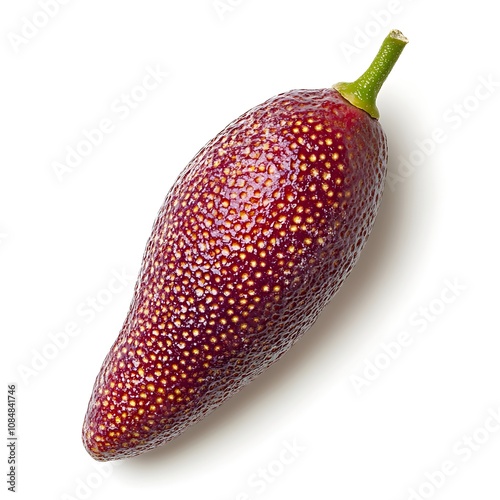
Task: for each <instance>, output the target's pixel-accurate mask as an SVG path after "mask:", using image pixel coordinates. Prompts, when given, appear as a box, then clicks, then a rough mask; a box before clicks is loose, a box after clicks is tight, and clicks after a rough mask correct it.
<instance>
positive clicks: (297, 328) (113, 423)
mask: <svg viewBox="0 0 500 500" xmlns="http://www.w3.org/2000/svg"><path fill="white" fill-rule="evenodd" d="M405 43H406V39H404V37H403V36H402V35H401V34H400V33H399V32H396V31H393V32H391V34H390V35H389V36H388V37H387V39H386V40H385V41H384V44H383V46H382V49H384V47H387V45H389V46H391V50H392V48H393V46H397V48H398V50H399V52H398V53H397V54H396V55H394V54H392V56H390V57H388V56H387V55H385V56H384V55H383V50H382V49H381V51H380V52H379V54H378V55H377V57H379V58H382V59H383V58H384V57H385V59H386V61H385V63H384V61H381V62H380V61H379V62H377V64H378V65H382V67H383V71H381V70H380V68H379V69H378V70H372V71H373V72H374V73H375V72H376V73H377V74H376V75H375V76H374V75H372V77H373V78H372V80H374V79H375V80H376V78H375V77H377V78H378V80H377V85H379V88H380V85H381V82H380V80H381V79H382V81H383V80H384V79H385V77H386V76H387V74H388V72H389V71H390V68H389V70H387V68H388V67H389V66H390V67H392V65H393V64H394V62H395V60H396V59H397V57H398V56H399V53H400V52H401V50H402V48H403V47H404V44H405ZM384 50H385V49H384ZM396 52H397V51H396ZM376 59H377V58H376ZM384 72H385V75H384V74H383V73H384ZM377 75H378V76H377ZM381 75H382V76H381ZM354 83H355V82H354ZM354 83H353V84H351V85H353V87H350V88H349V87H348V88H347V91H346V92H345V96H343V94H341V92H342V90H343V88H344V89H345V86H346V84H339V85H338V87H339V90H336V89H335V88H327V89H320V90H292V91H290V92H286V93H283V94H280V95H278V96H276V97H273V98H271V99H269V100H267V101H266V102H264V103H262V104H260V105H259V106H256V107H255V108H253V109H251V110H249V111H248V112H246V113H245V114H243V115H242V116H240V117H239V118H237V119H236V120H235V121H234V122H232V123H231V124H229V125H228V126H227V127H226V128H225V129H224V130H222V131H221V132H220V133H219V134H218V135H217V137H215V138H214V139H213V140H211V141H210V142H209V143H207V144H206V145H205V147H204V148H202V149H201V150H200V151H199V152H198V154H197V155H196V156H195V157H194V158H193V160H192V161H191V162H190V163H189V164H188V165H187V167H186V168H185V169H184V171H183V172H182V173H181V175H180V176H179V178H178V179H177V181H176V182H175V184H174V186H173V187H172V189H171V190H170V192H169V193H168V195H167V197H166V199H165V202H164V204H163V206H162V207H161V209H160V212H159V214H158V217H157V219H156V222H155V223H154V226H153V230H152V234H151V237H150V239H149V241H148V243H147V246H146V251H145V254H144V257H143V263H142V267H141V271H140V275H139V278H138V282H137V284H136V288H135V292H134V297H133V300H132V304H131V306H130V310H129V312H128V315H127V317H126V319H125V322H124V325H123V327H122V329H121V331H120V333H119V335H118V338H117V340H116V341H115V343H114V344H113V346H112V347H111V350H110V351H109V353H108V355H107V356H106V358H105V360H104V363H103V365H102V368H101V370H100V372H99V374H98V376H97V379H96V381H95V385H94V389H93V392H92V396H91V399H90V402H89V405H88V410H87V414H86V416H85V421H84V425H83V442H84V445H85V447H86V449H87V451H88V452H89V453H90V455H91V456H92V457H93V458H95V459H96V460H101V461H105V460H114V459H120V458H125V457H130V456H134V455H138V454H140V453H143V452H145V451H147V450H150V449H152V448H155V447H156V446H159V445H161V444H163V443H165V442H167V441H169V440H171V439H173V438H175V437H176V436H178V435H179V434H180V433H182V432H183V431H184V430H185V429H186V428H187V427H188V426H189V425H191V424H194V423H196V422H198V421H199V420H201V419H202V418H203V417H204V416H206V415H208V414H209V413H211V412H212V411H213V410H215V409H216V408H217V407H218V406H220V405H221V403H223V401H225V400H226V399H227V398H228V397H230V396H231V395H232V394H234V393H236V392H237V391H239V390H240V389H241V388H242V387H243V386H245V385H246V384H247V383H249V382H250V381H251V380H253V379H254V378H255V377H256V376H257V375H259V374H260V373H262V372H263V371H264V370H265V369H266V368H267V367H269V366H270V365H271V364H272V363H274V362H275V361H276V360H277V359H278V358H279V357H280V356H282V355H283V354H284V353H285V352H286V351H287V350H288V349H289V348H290V347H291V346H292V345H293V344H294V343H295V342H296V341H297V340H298V339H299V338H300V337H301V335H302V334H303V333H304V332H306V331H307V330H308V329H309V328H310V327H311V325H312V324H313V323H314V322H315V320H316V319H317V317H318V315H319V314H320V312H321V311H322V309H323V308H324V307H325V305H326V304H327V303H328V302H329V301H330V299H331V298H332V296H333V295H334V294H335V292H336V291H337V290H338V289H339V287H340V286H341V284H342V283H343V282H344V280H345V278H346V277H347V276H348V274H349V273H350V271H351V270H352V268H353V266H354V265H355V263H356V261H357V260H358V257H359V254H360V252H361V249H362V248H363V246H364V244H365V242H366V240H367V238H368V235H369V233H370V230H371V228H372V226H373V223H374V221H375V216H376V214H377V210H378V207H379V204H380V200H381V196H382V191H383V185H384V179H385V173H386V164H387V143H386V138H385V135H384V132H383V131H382V128H381V126H380V124H379V122H378V120H377V119H376V118H374V117H373V116H370V114H369V111H368V112H367V111H365V110H364V109H361V108H360V107H358V106H355V105H353V104H351V102H350V101H351V100H352V95H355V96H357V92H356V86H355V85H354ZM362 86H366V81H362ZM377 91H378V90H377ZM375 97H376V92H375V94H374V95H373V96H372V98H371V99H372V100H373V103H372V104H373V105H374V99H375ZM356 99H358V101H359V100H363V97H361V98H359V96H358V97H356ZM368 100H369V99H368ZM365 101H366V99H365ZM371 109H373V108H371ZM375 109H376V108H375Z"/></svg>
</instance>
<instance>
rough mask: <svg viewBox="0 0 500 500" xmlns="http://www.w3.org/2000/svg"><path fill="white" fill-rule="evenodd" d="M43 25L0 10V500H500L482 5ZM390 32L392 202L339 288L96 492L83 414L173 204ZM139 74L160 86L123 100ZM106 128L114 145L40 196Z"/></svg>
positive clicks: (5, 6) (112, 14)
mask: <svg viewBox="0 0 500 500" xmlns="http://www.w3.org/2000/svg"><path fill="white" fill-rule="evenodd" d="M46 3H47V4H48V6H47V7H45V8H46V9H47V10H48V11H50V17H49V16H48V15H47V14H44V13H43V12H44V11H43V9H42V4H43V1H40V2H37V1H34V0H17V1H16V2H2V7H1V8H0V32H1V39H2V43H1V46H0V57H1V68H2V76H1V79H0V109H1V111H0V116H1V124H0V126H1V131H0V138H1V140H0V144H1V147H0V165H1V167H0V169H1V170H0V172H1V173H0V175H1V177H0V235H1V236H0V308H1V309H0V310H1V316H0V322H1V323H0V327H1V333H2V343H3V346H4V347H3V348H2V354H3V361H2V367H3V368H2V369H3V370H5V372H4V374H3V377H2V380H3V385H2V387H3V390H4V391H5V396H4V397H3V398H2V400H4V401H6V392H7V383H16V384H17V398H18V406H17V410H18V421H17V423H18V436H19V441H18V449H17V452H18V484H17V489H18V496H17V498H22V499H32V498H42V499H69V498H73V499H75V498H91V499H107V498H120V499H123V500H125V499H135V498H138V496H139V495H140V497H141V498H164V499H167V498H182V499H186V500H190V499H198V498H204V499H207V500H236V499H239V500H243V499H285V498H286V499H291V500H295V499H304V498H342V499H344V500H350V499H356V500H359V499H361V498H370V499H371V500H379V499H380V500H387V499H391V500H392V499H393V500H406V499H409V498H412V499H413V500H415V499H417V500H418V499H419V498H436V499H440V500H447V499H453V500H462V499H470V498H484V499H498V498H500V480H499V476H498V470H499V465H500V423H495V420H494V418H493V416H494V415H497V418H499V419H500V416H498V415H499V412H500V393H499V390H498V388H499V380H500V363H499V349H500V341H499V333H500V332H499V327H498V299H499V294H498V282H499V278H500V270H499V265H498V254H499V250H500V249H499V244H498V241H499V239H498V238H497V234H496V233H497V231H498V215H499V214H498V199H499V185H500V184H499V183H500V173H499V172H500V162H499V155H498V147H499V122H498V116H499V113H500V99H499V94H500V86H499V82H500V68H499V65H498V53H499V50H498V49H499V48H500V47H499V45H500V42H499V38H498V34H497V31H498V19H497V16H496V15H495V14H494V12H493V11H492V10H491V9H492V8H493V7H492V4H491V2H486V1H485V0H477V1H475V2H474V3H473V4H471V5H470V6H469V7H468V8H463V9H462V8H461V7H460V6H457V4H456V3H453V2H431V1H430V0H420V1H417V0H414V1H410V0H399V2H398V1H397V0H384V1H368V0H363V1H359V2H334V1H331V0H328V1H326V0H308V1H307V2H305V1H302V2H298V1H291V0H281V1H277V0H271V1H270V0H240V1H237V0H221V1H220V2H219V3H218V7H217V5H216V4H214V2H213V1H212V0H193V1H190V2H181V1H180V0H179V1H168V2H167V1H165V0H145V1H141V2H138V1H137V2H131V1H123V0H108V1H105V2H103V1H99V0H85V1H82V0H80V1H78V0H66V2H65V4H64V5H63V2H62V0H60V1H59V3H58V2H56V3H55V4H54V1H52V2H49V1H48V0H47V2H46ZM31 23H36V24H34V25H33V24H31ZM37 25H38V27H37ZM390 28H399V29H401V30H402V31H403V32H404V34H405V35H406V36H407V37H408V38H409V39H410V43H409V45H408V46H407V47H406V49H405V51H404V52H403V55H402V56H401V58H400V60H399V62H398V63H397V65H396V67H395V68H394V70H393V72H392V74H391V75H390V77H389V79H388V80H387V82H386V84H385V86H384V88H383V89H382V92H381V94H380V96H379V100H378V105H379V109H380V111H381V123H382V125H383V127H384V129H385V131H386V133H387V136H388V140H389V147H390V164H389V170H390V173H391V179H392V183H391V185H390V186H389V185H388V186H387V189H386V192H385V195H384V199H383V205H382V208H381V211H380V214H379V217H378V219H377V223H376V226H375V229H374V231H373V233H372V236H371V238H370V240H369V243H368V244H367V246H366V248H365V250H364V253H363V255H362V257H361V260H360V262H359V264H358V266H357V267H356V269H355V270H354V271H353V273H352V274H351V277H350V278H349V279H348V281H347V282H346V283H345V285H344V286H343V287H342V289H341V291H340V292H339V294H338V295H337V297H336V298H335V299H334V301H333V302H332V303H331V304H330V306H329V307H328V308H327V309H326V310H325V311H324V313H323V314H322V316H321V318H320V319H319V320H318V322H317V324H316V325H315V326H314V328H313V329H312V330H311V331H310V332H309V333H308V334H307V335H306V336H305V337H304V338H303V340H302V341H301V342H299V343H298V344H297V345H296V346H295V347H294V348H293V349H292V351H291V352H289V353H288V354H287V355H286V356H285V357H284V358H283V359H282V360H281V361H279V362H278V363H277V364H276V365H274V366H273V367H272V368H270V369H269V370H268V371H267V372H266V373H265V374H264V375H262V376H261V377H260V378H259V379H258V380H256V381H254V382H253V383H252V384H251V385H250V386H248V387H247V388H246V389H244V390H243V391H242V392H241V393H240V394H239V395H237V396H236V397H234V398H233V399H232V400H230V401H229V402H227V403H226V404H225V405H224V406H223V407H222V408H220V409H219V410H217V411H216V412H215V413H213V414H212V415H211V416H210V417H209V418H207V419H206V420H205V421H204V422H202V423H200V424H198V425H196V426H194V427H193V428H191V429H190V430H189V431H188V432H186V433H185V434H184V435H183V436H181V437H180V438H178V439H177V440H175V441H174V442H172V443H170V444H169V445H167V446H165V447H163V448H161V449H158V450H155V451H153V452H150V453H148V454H145V455H143V456H140V457H136V458H133V459H129V460H127V461H124V462H122V463H120V464H119V466H118V464H112V465H111V466H109V465H108V466H107V467H105V468H101V469H99V470H97V469H96V468H95V466H94V464H95V462H94V461H93V460H92V459H91V458H90V457H89V456H88V455H87V453H86V452H85V450H84V448H83V446H82V444H81V440H80V432H81V425H82V421H83V417H84V413H85V410H86V406H87V402H88V398H89V396H90V391H91V388H92V384H93V382H94V378H95V376H96V374H97V372H98V370H99V367H100V364H101V362H102V360H103V358H104V356H105V354H106V352H107V350H108V348H109V346H110V345H111V343H112V342H113V340H114V339H115V337H116V335H117V333H118V331H119V329H120V327H121V324H122V321H123V319H124V317H125V314H126V311H127V309H128V305H129V302H130V299H131V296H132V290H133V285H134V282H135V276H136V274H137V272H138V270H139V266H140V261H141V257H142V252H143V250H144V246H145V243H146V240H147V237H148V235H149V232H150V229H151V225H152V223H153V220H154V218H155V216H156V213H157V210H158V209H159V207H160V205H161V203H162V202H163V199H164V196H165V195H166V193H167V191H168V189H169V187H170V186H171V184H172V183H173V181H174V180H175V178H176V177H177V175H178V174H179V172H180V171H181V170H182V168H183V167H184V165H185V164H186V163H187V162H188V161H189V160H190V159H191V158H192V157H193V156H194V155H195V154H196V152H197V151H198V149H199V148H200V147H201V146H203V144H205V142H206V141H208V140H209V139H210V138H212V137H213V136H214V135H215V134H216V133H217V132H218V131H219V130H221V129H222V128H223V127H224V126H225V125H226V124H227V123H228V122H230V121H231V120H233V119H234V118H236V117H237V116H238V115H239V114H241V113H242V112H244V111H246V110H247V109H248V108H250V107H252V106H254V105H256V104H258V103H260V102H262V101H264V100H265V99H267V98H268V97H271V96H272V95H275V94H277V93H280V92H284V91H287V90H290V89H292V88H319V87H327V86H330V85H331V84H333V83H335V82H337V81H339V80H350V79H354V78H356V77H357V76H358V75H359V74H360V73H361V72H362V71H363V70H364V69H365V68H366V67H367V65H368V64H369V62H370V61H371V58H372V57H373V56H374V54H375V53H376V51H377V50H378V47H379V45H380V43H381V41H382V39H383V38H384V37H385V35H386V34H387V32H388V31H389V29H390ZM148 68H149V71H153V70H154V71H156V72H157V78H158V80H159V81H158V82H157V83H158V84H157V85H156V88H155V89H152V88H151V85H148V86H149V87H150V88H149V90H144V88H142V89H141V88H139V87H140V85H141V84H142V82H143V80H144V78H145V76H146V75H147V74H148ZM166 73H168V76H166ZM148 82H149V84H151V82H152V80H148ZM485 82H489V83H485ZM127 95H131V96H132V98H133V96H135V97H136V98H137V100H138V101H140V102H137V100H135V101H134V100H133V101H130V102H131V104H124V102H125V101H124V99H126V98H127V97H126V96H127ZM102 120H105V121H104V123H105V124H106V123H107V125H108V127H109V128H112V130H109V129H108V133H106V134H104V135H103V138H102V141H101V143H100V144H97V145H96V146H93V147H92V148H91V150H90V152H89V151H87V152H88V154H87V156H86V157H85V158H84V159H83V160H82V161H81V162H80V164H79V165H76V166H75V167H74V168H73V169H72V170H71V171H69V172H65V173H64V174H63V175H61V174H60V173H59V176H58V175H56V172H55V170H54V164H56V163H57V162H59V163H64V162H65V161H66V155H67V154H68V148H76V147H78V145H79V144H80V147H81V148H83V149H84V150H85V145H84V146H81V144H82V141H83V140H84V139H85V135H84V134H85V131H87V132H91V131H92V130H93V129H95V128H96V127H98V126H99V125H100V123H101V121H102ZM110 124H111V125H110ZM95 137H97V136H95ZM117 274H118V275H121V276H122V277H121V280H122V282H123V283H122V284H121V283H120V281H117V280H116V278H114V276H115V275H117ZM109 287H111V289H112V291H110V289H109ZM93 301H94V302H93ZM92 304H93V306H92ZM72 329H73V330H72ZM70 334H71V336H70ZM54 339H57V342H58V343H59V347H58V346H57V345H56V341H55V340H54ZM398 339H399V340H404V341H405V345H404V346H402V347H401V346H400V347H397V346H396V345H395V344H394V342H397V341H398ZM384 346H385V349H392V351H391V352H392V358H389V355H388V354H386V353H385V351H384ZM4 367H5V368H4ZM30 370H31V371H30ZM356 377H357V378H356ZM5 404H6V403H5ZM4 414H5V417H2V419H1V421H2V422H3V423H2V426H3V429H4V432H3V435H5V434H6V430H7V411H6V408H5V411H4ZM287 447H289V448H292V449H293V450H294V451H293V452H291V451H289V450H288V448H287ZM3 449H4V451H3V452H2V453H1V454H0V460H2V463H3V464H4V465H3V466H2V469H1V470H2V471H6V470H7V453H8V449H7V448H6V447H4V448H3ZM287 450H288V451H287ZM443 464H444V465H443ZM443 467H444V469H445V472H446V473H447V475H444V473H443V472H440V473H436V471H438V470H442V469H443ZM2 477H3V478H4V479H5V475H2ZM433 483H434V484H433ZM1 488H2V489H3V490H4V491H5V490H6V489H7V484H6V482H4V480H2V485H1Z"/></svg>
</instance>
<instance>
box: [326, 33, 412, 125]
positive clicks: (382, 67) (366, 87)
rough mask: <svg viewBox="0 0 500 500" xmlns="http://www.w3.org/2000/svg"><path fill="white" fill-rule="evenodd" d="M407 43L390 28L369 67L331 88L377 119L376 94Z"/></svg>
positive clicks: (404, 38) (403, 37)
mask: <svg viewBox="0 0 500 500" xmlns="http://www.w3.org/2000/svg"><path fill="white" fill-rule="evenodd" d="M407 43H408V40H407V38H406V37H405V36H404V35H403V33H401V31H398V30H392V31H391V32H390V33H389V35H388V36H387V38H386V39H385V40H384V41H383V43H382V46H381V47H380V50H379V51H378V53H377V55H376V56H375V59H374V60H373V62H372V63H371V64H370V67H369V68H368V69H367V70H366V71H365V72H364V73H363V74H362V75H361V76H360V77H359V78H358V79H357V80H355V81H354V82H351V83H345V82H341V83H337V84H335V85H334V86H333V88H334V89H336V90H337V91H338V92H339V93H340V94H341V95H342V97H344V98H345V99H347V100H348V101H349V102H350V103H351V104H353V105H354V106H356V107H357V108H361V109H363V110H365V111H366V112H367V113H369V114H370V115H371V116H372V117H373V118H377V119H378V117H379V116H380V114H379V112H378V109H377V105H376V103H375V101H376V99H377V94H378V92H379V90H380V88H381V87H382V84H383V83H384V81H385V79H386V78H387V76H388V75H389V73H390V72H391V70H392V68H393V66H394V64H395V63H396V61H397V60H398V58H399V56H400V54H401V52H402V51H403V49H404V48H405V45H406V44H407Z"/></svg>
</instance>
